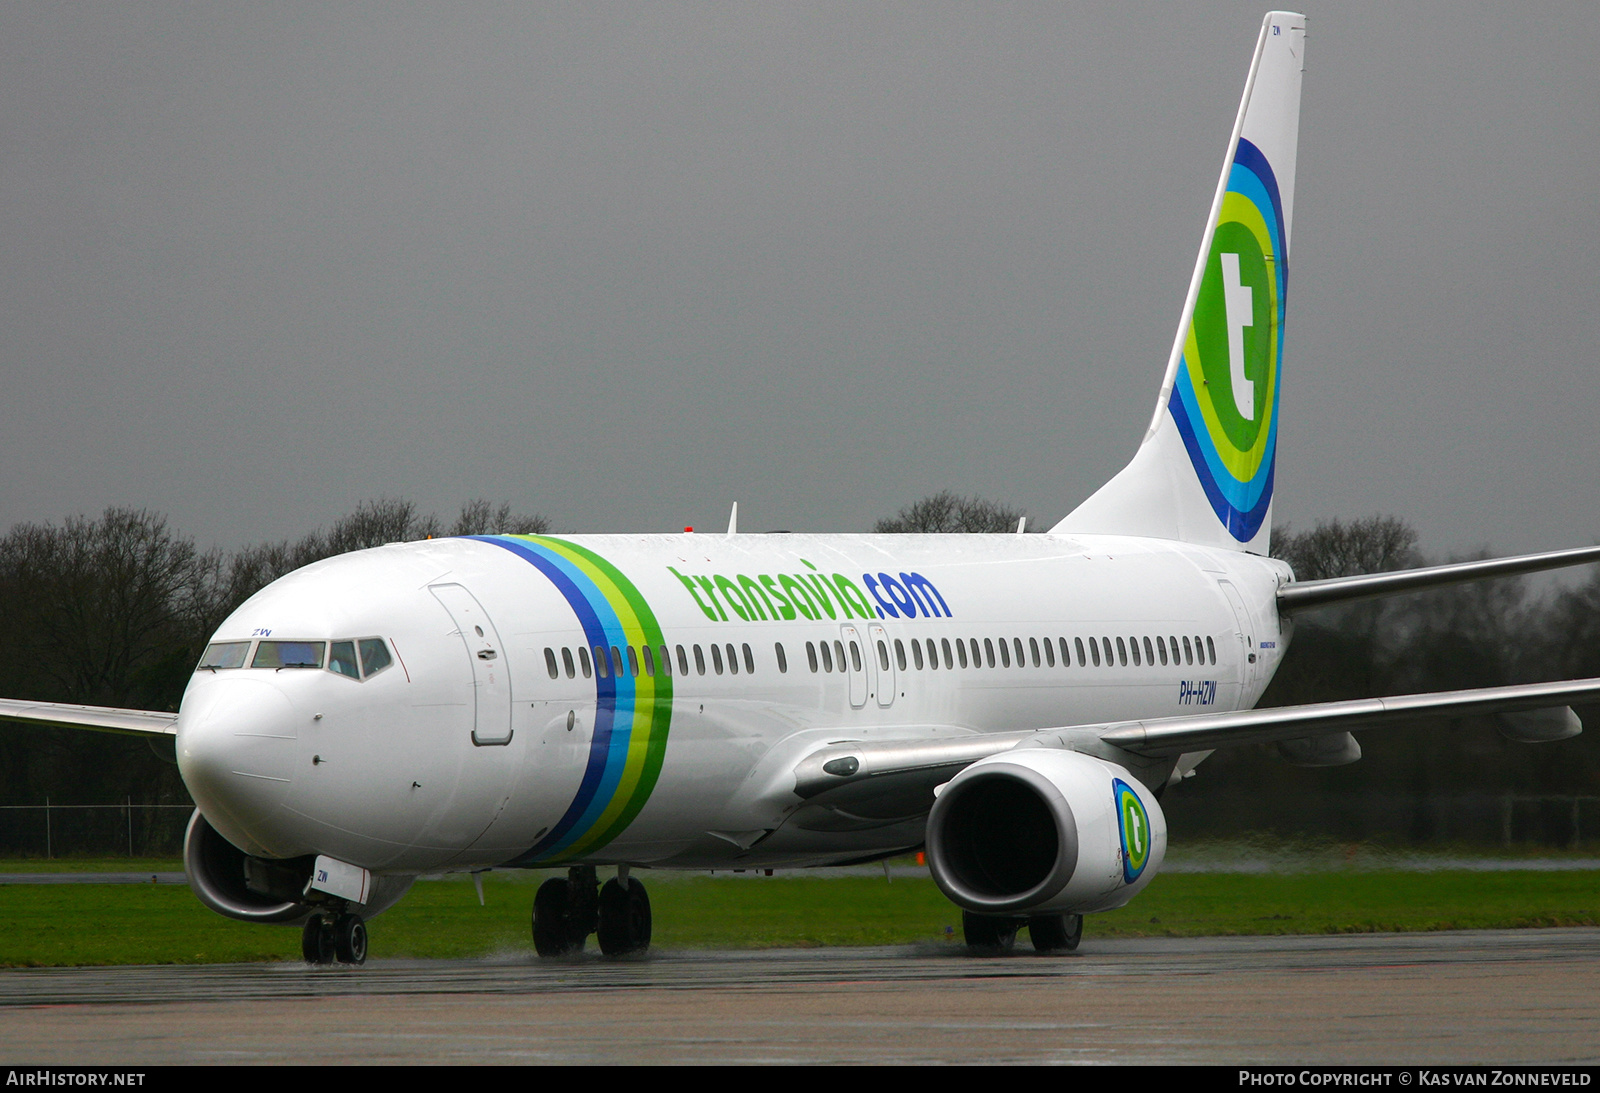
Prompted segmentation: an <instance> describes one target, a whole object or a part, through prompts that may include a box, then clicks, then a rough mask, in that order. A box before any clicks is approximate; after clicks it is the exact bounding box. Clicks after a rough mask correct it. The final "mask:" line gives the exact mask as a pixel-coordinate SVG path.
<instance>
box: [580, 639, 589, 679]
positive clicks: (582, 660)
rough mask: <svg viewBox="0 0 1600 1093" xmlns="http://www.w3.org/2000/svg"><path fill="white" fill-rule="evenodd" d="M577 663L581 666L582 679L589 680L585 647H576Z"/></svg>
mask: <svg viewBox="0 0 1600 1093" xmlns="http://www.w3.org/2000/svg"><path fill="white" fill-rule="evenodd" d="M578 663H579V664H580V665H582V666H583V678H584V679H588V678H589V649H588V647H587V646H583V645H580V646H578Z"/></svg>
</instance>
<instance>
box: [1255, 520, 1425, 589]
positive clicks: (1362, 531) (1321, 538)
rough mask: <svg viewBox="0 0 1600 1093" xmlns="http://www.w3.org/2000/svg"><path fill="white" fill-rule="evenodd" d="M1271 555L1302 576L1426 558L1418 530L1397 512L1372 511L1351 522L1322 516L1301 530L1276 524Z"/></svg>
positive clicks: (1380, 568) (1404, 565)
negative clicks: (1420, 548)
mask: <svg viewBox="0 0 1600 1093" xmlns="http://www.w3.org/2000/svg"><path fill="white" fill-rule="evenodd" d="M1272 556H1273V557H1274V558H1282V559H1283V560H1284V561H1286V562H1288V563H1289V564H1290V565H1292V566H1294V573H1295V576H1296V577H1298V578H1299V579H1300V580H1302V581H1316V580H1321V579H1323V578H1325V577H1353V576H1355V575H1356V574H1359V573H1383V572H1386V571H1388V570H1391V569H1410V568H1413V567H1415V566H1418V565H1421V564H1422V558H1421V556H1420V555H1419V554H1418V553H1417V533H1416V530H1415V529H1414V528H1412V527H1411V526H1410V525H1409V524H1407V523H1406V522H1405V521H1404V520H1401V519H1400V518H1399V517H1397V516H1368V517H1366V518H1365V519H1363V520H1351V521H1350V522H1349V523H1345V522H1344V521H1342V520H1319V521H1317V526H1316V527H1314V528H1312V529H1311V530H1310V531H1302V532H1295V531H1294V530H1293V529H1292V528H1291V527H1290V526H1289V525H1288V524H1282V525H1280V526H1278V527H1276V528H1274V529H1273V530H1272Z"/></svg>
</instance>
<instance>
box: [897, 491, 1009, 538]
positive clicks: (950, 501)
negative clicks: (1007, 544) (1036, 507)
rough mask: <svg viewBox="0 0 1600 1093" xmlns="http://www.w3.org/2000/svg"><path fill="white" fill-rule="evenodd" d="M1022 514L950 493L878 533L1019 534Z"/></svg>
mask: <svg viewBox="0 0 1600 1093" xmlns="http://www.w3.org/2000/svg"><path fill="white" fill-rule="evenodd" d="M1022 515H1023V513H1022V510H1021V509H1014V508H1011V507H1010V506H1008V505H1002V504H1000V503H999V502H997V501H988V500H985V499H983V498H981V497H960V496H958V495H956V494H954V493H952V492H950V491H949V490H944V491H943V492H941V493H936V494H934V495H933V496H932V497H924V498H923V499H922V500H921V501H918V502H916V503H915V504H912V505H908V506H906V507H905V508H903V509H901V510H900V512H899V513H898V514H897V515H895V516H893V517H891V518H890V519H887V520H879V521H878V522H877V524H875V525H874V526H873V529H872V530H874V531H877V532H880V533H885V534H894V533H901V532H960V531H994V532H1000V531H1016V530H1017V521H1019V520H1021V519H1022Z"/></svg>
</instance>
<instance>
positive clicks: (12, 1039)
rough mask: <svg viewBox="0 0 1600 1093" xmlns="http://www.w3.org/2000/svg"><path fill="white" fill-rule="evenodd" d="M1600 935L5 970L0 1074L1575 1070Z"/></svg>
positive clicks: (1596, 1012)
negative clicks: (252, 1068)
mask: <svg viewBox="0 0 1600 1093" xmlns="http://www.w3.org/2000/svg"><path fill="white" fill-rule="evenodd" d="M1597 984H1600V930H1595V929H1561V930H1520V931H1484V932H1464V933H1437V934H1367V935H1355V936H1317V937H1282V938H1261V937H1255V938H1200V939H1156V940H1143V941H1116V940H1099V941H1097V940H1094V939H1093V938H1088V939H1086V940H1085V942H1084V947H1083V949H1082V950H1080V952H1079V953H1078V954H1076V955H1072V956H1066V957H1036V956H1033V955H1031V954H1030V953H1022V952H1019V954H1018V955H1016V956H1012V957H1006V958H1000V959H979V958H972V957H967V956H965V955H964V954H963V953H962V952H961V950H959V949H958V948H957V947H955V946H949V947H944V946H932V945H930V946H927V947H906V948H870V949H816V950H776V951H764V952H667V953H655V954H653V955H651V956H650V957H648V958H646V959H639V960H623V961H611V960H604V959H601V958H600V957H599V956H597V955H596V956H587V957H583V958H579V959H574V960H571V961H558V962H546V961H539V960H536V959H534V958H532V957H531V956H527V955H524V954H521V953H517V954H508V955H506V956H505V957H503V958H499V959H487V960H480V961H406V960H381V959H380V960H374V961H373V962H372V963H370V964H368V965H367V966H366V967H364V968H360V969H348V968H319V969H310V968H305V967H302V966H300V965H213V966H200V967H140V968H92V969H77V968H52V969H21V970H12V971H6V972H3V973H0V1061H4V1062H7V1063H49V1062H60V1063H68V1062H71V1063H83V1064H137V1063H218V1062H230V1061H238V1062H300V1063H354V1062H437V1063H453V1064H461V1063H473V1062H483V1063H508V1062H529V1063H537V1062H561V1063H591V1062H635V1063H637V1062H655V1063H680V1062H713V1063H716V1062H727V1063H739V1062H786V1061H792V1062H839V1063H848V1062H887V1063H914V1062H928V1063H961V1062H988V1063H994V1062H1041V1063H1052V1062H1059V1063H1072V1062H1084V1063H1109V1062H1165V1063H1179V1062H1207V1063H1243V1062H1256V1063H1272V1062H1282V1063H1319V1062H1320V1063H1402V1062H1405V1063H1435V1064H1439V1063H1463V1062H1503V1063H1512V1062H1517V1063H1574V1062H1595V1061H1597V1060H1600V1006H1596V1005H1595V1000H1596V997H1597V986H1596V985H1597Z"/></svg>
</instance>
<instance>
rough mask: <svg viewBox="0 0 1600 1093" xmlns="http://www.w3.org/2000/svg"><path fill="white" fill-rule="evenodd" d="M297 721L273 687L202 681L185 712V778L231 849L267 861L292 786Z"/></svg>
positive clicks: (181, 762) (181, 736)
mask: <svg viewBox="0 0 1600 1093" xmlns="http://www.w3.org/2000/svg"><path fill="white" fill-rule="evenodd" d="M296 735H297V734H296V715H295V710H294V707H293V705H292V704H291V703H290V702H289V700H288V698H286V697H285V696H284V695H283V693H282V692H280V691H279V690H278V689H277V688H276V687H274V686H273V685H272V684H271V683H268V682H265V681H262V680H256V679H242V678H239V677H237V676H235V677H221V678H214V679H210V680H197V681H196V684H195V685H194V686H193V687H191V688H190V690H189V693H188V694H186V695H185V696H184V700H183V706H182V708H181V709H180V710H179V711H178V741H177V744H178V770H179V771H180V772H181V773H182V775H183V781H184V784H185V785H187V786H188V787H189V792H190V793H191V794H192V795H193V796H194V800H195V803H196V804H197V805H199V806H200V811H202V812H203V813H205V815H206V818H207V819H208V820H210V821H211V823H212V826H214V827H216V829H217V830H218V831H219V832H220V833H221V834H222V835H223V837H224V838H226V839H227V840H228V841H229V842H231V843H233V844H234V845H235V846H238V847H239V848H240V849H243V850H249V851H250V852H252V853H267V852H270V851H271V850H272V847H271V846H270V845H269V843H271V842H272V841H273V840H272V838H271V835H270V831H271V821H272V819H273V817H274V815H275V814H276V813H277V812H278V810H279V808H280V806H281V805H282V803H283V799H284V797H285V796H286V795H287V794H288V791H289V788H290V786H291V784H292V774H291V772H292V770H293V763H294V748H295V739H296Z"/></svg>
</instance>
